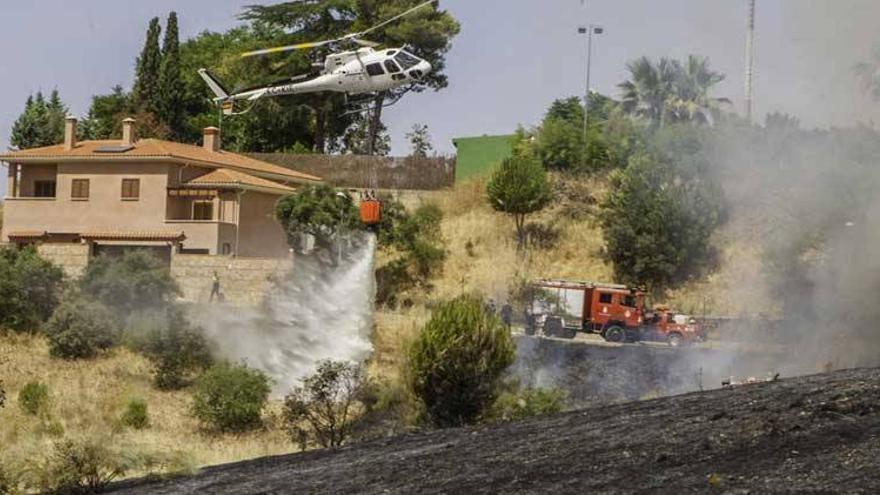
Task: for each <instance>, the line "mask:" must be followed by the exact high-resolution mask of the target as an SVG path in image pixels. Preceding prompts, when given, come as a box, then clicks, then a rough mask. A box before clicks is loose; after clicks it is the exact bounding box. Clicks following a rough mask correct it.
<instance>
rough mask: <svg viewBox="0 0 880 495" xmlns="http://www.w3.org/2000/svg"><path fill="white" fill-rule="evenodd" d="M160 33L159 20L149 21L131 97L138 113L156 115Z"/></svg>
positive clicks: (160, 58)
mask: <svg viewBox="0 0 880 495" xmlns="http://www.w3.org/2000/svg"><path fill="white" fill-rule="evenodd" d="M161 31H162V28H160V27H159V18H158V17H154V18H153V19H152V20H150V27H149V28H147V40H146V42H145V43H144V49H143V50H142V51H141V54H140V56H139V57H138V59H137V70H136V71H135V81H134V89H133V90H132V97H133V99H134V106H135V109H136V110H137V111H139V112H152V113H158V112H157V110H158V100H159V87H158V83H159V68H160V65H161V63H162V53H161V51H160V50H159V33H160V32H161Z"/></svg>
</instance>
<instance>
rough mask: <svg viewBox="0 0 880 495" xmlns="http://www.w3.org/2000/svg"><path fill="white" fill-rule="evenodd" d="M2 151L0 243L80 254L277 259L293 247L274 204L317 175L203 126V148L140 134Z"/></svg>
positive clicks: (125, 130)
mask: <svg viewBox="0 0 880 495" xmlns="http://www.w3.org/2000/svg"><path fill="white" fill-rule="evenodd" d="M76 124H77V121H76V119H75V118H73V117H68V118H67V120H66V123H65V132H64V142H63V143H62V144H59V145H55V146H46V147H42V148H33V149H26V150H21V151H12V152H8V153H5V154H0V161H2V162H5V165H6V166H7V167H8V182H7V193H6V200H5V206H4V219H3V229H2V232H0V242H8V243H15V244H37V245H39V246H46V247H51V246H53V245H58V246H61V245H73V244H75V245H79V246H86V248H84V249H85V251H86V256H87V257H91V256H95V255H97V254H101V253H114V252H119V251H121V250H125V249H129V248H132V247H137V248H146V249H150V250H153V251H154V252H155V253H156V254H158V255H159V256H161V257H164V258H166V259H168V260H170V259H171V257H172V256H173V255H176V254H200V255H228V256H235V257H237V258H282V257H285V256H287V254H288V253H289V249H288V246H287V243H286V240H285V235H284V232H283V230H282V228H281V226H280V225H279V224H278V223H277V222H276V221H275V219H274V216H273V210H274V206H275V203H276V201H277V200H278V199H279V198H280V197H281V196H284V195H287V194H290V193H291V192H293V191H295V190H296V188H297V187H298V186H301V185H304V184H311V183H316V182H319V181H320V180H321V179H319V178H318V177H315V176H312V175H308V174H305V173H300V172H297V171H294V170H291V169H288V168H284V167H280V166H277V165H273V164H270V163H266V162H263V161H260V160H256V159H253V158H249V157H246V156H242V155H237V154H234V153H229V152H226V151H223V150H222V149H221V147H220V141H221V136H220V130H219V129H217V128H216V127H208V128H206V129H205V131H204V144H203V146H193V145H187V144H181V143H176V142H171V141H163V140H158V139H140V140H139V139H136V137H135V134H136V128H135V121H134V120H133V119H126V120H124V121H123V127H122V139H121V140H111V141H83V142H77V140H76Z"/></svg>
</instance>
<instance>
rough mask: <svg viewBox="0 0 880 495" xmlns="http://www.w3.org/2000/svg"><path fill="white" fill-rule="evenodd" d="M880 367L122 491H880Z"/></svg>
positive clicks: (132, 484)
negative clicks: (879, 456)
mask: <svg viewBox="0 0 880 495" xmlns="http://www.w3.org/2000/svg"><path fill="white" fill-rule="evenodd" d="M878 455H880V370H878V369H859V370H848V371H839V372H835V373H830V374H824V375H814V376H808V377H802V378H793V379H787V380H780V381H777V382H773V383H762V384H755V385H747V386H742V387H738V388H734V389H728V390H713V391H709V392H705V393H700V392H696V393H690V394H686V395H679V396H673V397H665V398H661V399H656V400H651V401H643V402H629V403H623V404H616V405H606V406H595V407H591V408H587V409H582V410H578V411H573V412H569V413H564V414H559V415H555V416H550V417H544V418H537V419H533V420H529V421H524V422H520V423H509V424H502V425H497V426H488V427H476V428H461V429H450V430H443V431H435V432H431V433H426V434H419V435H411V436H402V437H396V438H389V439H383V440H378V441H372V442H367V443H361V444H357V445H352V446H349V447H346V448H343V449H341V450H339V451H336V452H333V451H312V452H305V453H302V454H294V455H287V456H277V457H267V458H262V459H255V460H251V461H245V462H239V463H235V464H227V465H221V466H214V467H210V468H206V469H204V470H202V471H201V472H199V473H198V474H196V475H194V476H190V477H184V478H177V479H172V480H164V481H150V480H134V481H128V482H124V483H121V484H117V485H115V486H114V487H113V488H114V490H115V492H114V493H131V494H166V493H187V492H201V493H229V494H232V493H235V494H238V493H450V494H453V493H454V494H459V493H536V492H543V493H595V492H602V493H639V492H642V493H644V492H652V493H675V494H678V493H770V492H790V493H794V492H797V493H802V492H805V491H821V492H844V493H880V458H878Z"/></svg>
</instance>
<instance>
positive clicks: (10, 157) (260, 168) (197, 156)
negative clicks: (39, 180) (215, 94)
mask: <svg viewBox="0 0 880 495" xmlns="http://www.w3.org/2000/svg"><path fill="white" fill-rule="evenodd" d="M119 145H120V141H116V140H109V141H82V142H79V143H77V144H76V146H74V148H73V149H71V150H65V149H64V145H63V144H56V145H53V146H44V147H41V148H30V149H26V150H20V151H12V152H8V153H3V154H0V160H2V161H7V162H17V163H27V162H29V161H38V162H39V161H47V160H52V161H56V162H57V161H83V160H89V161H101V162H113V161H131V160H152V159H165V160H167V159H172V160H178V161H184V162H198V164H200V165H207V166H217V167H224V168H229V169H236V170H241V171H245V172H249V173H254V174H258V175H268V176H272V177H273V178H275V179H279V180H290V181H293V182H317V181H320V180H321V179H320V178H319V177H315V176H314V175H309V174H304V173H302V172H297V171H295V170H290V169H288V168H285V167H280V166H278V165H273V164H271V163H266V162H263V161H260V160H255V159H253V158H249V157H246V156H243V155H238V154H235V153H230V152H228V151H209V150H206V149H205V148H203V147H201V146H194V145H191V144H183V143H175V142H172V141H163V140H161V139H141V140H139V141H137V142H136V143H135V144H134V147H133V148H132V149H130V150H128V151H125V152H121V153H119V152H117V153H106V152H105V153H102V152H96V151H95V150H97V149H98V148H101V147H106V146H119Z"/></svg>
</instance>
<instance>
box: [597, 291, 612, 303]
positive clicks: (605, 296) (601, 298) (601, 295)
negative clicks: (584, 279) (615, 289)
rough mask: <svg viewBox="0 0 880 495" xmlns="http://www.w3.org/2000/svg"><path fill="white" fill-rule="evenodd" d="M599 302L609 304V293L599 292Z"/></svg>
mask: <svg viewBox="0 0 880 495" xmlns="http://www.w3.org/2000/svg"><path fill="white" fill-rule="evenodd" d="M599 303H600V304H611V294H608V293H607V292H606V293H599Z"/></svg>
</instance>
